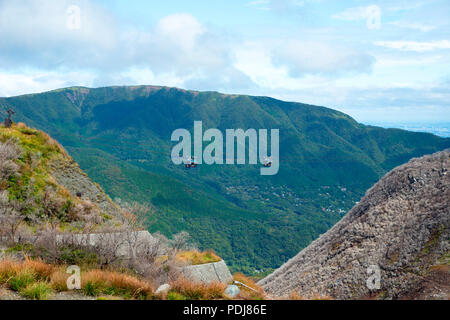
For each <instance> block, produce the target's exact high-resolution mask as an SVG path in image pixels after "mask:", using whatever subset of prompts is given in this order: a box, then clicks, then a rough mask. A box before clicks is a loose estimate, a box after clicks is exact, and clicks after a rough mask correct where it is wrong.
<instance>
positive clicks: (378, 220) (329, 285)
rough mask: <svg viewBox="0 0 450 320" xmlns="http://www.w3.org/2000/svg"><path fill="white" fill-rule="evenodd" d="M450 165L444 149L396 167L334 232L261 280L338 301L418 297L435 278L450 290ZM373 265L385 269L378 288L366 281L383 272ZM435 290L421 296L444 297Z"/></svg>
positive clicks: (284, 290)
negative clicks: (449, 172) (371, 269)
mask: <svg viewBox="0 0 450 320" xmlns="http://www.w3.org/2000/svg"><path fill="white" fill-rule="evenodd" d="M449 166H450V150H445V151H443V152H439V153H436V154H434V155H430V156H425V157H423V158H420V159H413V160H411V161H410V162H409V163H407V164H405V165H402V166H400V167H398V168H396V169H394V170H393V171H391V172H390V173H388V174H387V175H386V176H385V177H383V178H382V179H381V180H380V181H379V182H378V183H377V184H376V185H375V186H374V187H372V188H371V189H370V190H369V191H367V193H366V195H365V196H364V198H363V199H362V200H361V201H360V203H359V204H357V205H356V206H355V207H354V208H353V209H352V210H351V211H350V212H349V213H348V214H347V215H346V216H345V217H344V218H343V219H342V220H341V221H340V222H339V223H337V224H336V225H335V226H334V227H333V228H332V229H331V230H329V231H328V232H327V233H326V234H324V235H323V236H322V237H320V238H319V239H317V240H316V241H314V242H313V243H312V244H311V245H309V246H308V247H307V248H306V249H304V250H303V251H301V252H300V253H299V254H298V255H297V256H295V257H294V258H292V259H291V260H289V261H288V262H287V263H285V264H284V265H283V266H281V268H279V269H278V270H276V271H275V272H274V273H272V274H271V275H269V276H268V277H266V278H265V279H263V280H261V281H260V282H259V283H258V284H259V285H261V286H262V287H263V289H264V290H266V291H267V292H268V293H269V294H272V295H276V296H286V295H289V294H291V293H292V292H294V291H296V292H297V293H298V294H300V295H301V296H305V297H310V296H311V295H313V294H315V293H317V294H319V295H323V296H332V297H334V298H337V299H359V298H368V297H374V298H380V299H399V298H409V299H414V298H417V297H418V295H419V293H420V292H424V291H426V290H424V288H425V289H427V288H428V289H430V288H433V284H436V283H439V286H440V290H441V291H445V290H447V293H448V292H449V288H450V282H449V271H448V265H449V261H448V257H449V249H450V243H449V238H450V233H449V225H450V191H449V190H450V188H449V186H450V174H448V168H449ZM371 265H375V266H378V267H379V271H380V277H381V281H380V288H379V289H376V288H372V289H369V288H368V286H367V281H368V280H369V278H370V277H373V276H374V275H375V276H377V275H376V274H374V273H373V272H372V273H368V268H369V266H371ZM369 271H370V270H369ZM371 279H372V280H373V278H371ZM429 291H430V294H429V295H427V296H421V297H422V298H424V299H425V298H427V297H429V298H433V297H436V296H441V295H439V294H438V295H436V294H434V295H433V292H432V291H433V290H431V289H430V290H429ZM427 292H428V291H427Z"/></svg>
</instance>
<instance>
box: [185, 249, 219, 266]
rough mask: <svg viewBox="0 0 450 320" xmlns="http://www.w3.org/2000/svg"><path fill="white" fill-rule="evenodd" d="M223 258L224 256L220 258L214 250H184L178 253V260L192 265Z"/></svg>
mask: <svg viewBox="0 0 450 320" xmlns="http://www.w3.org/2000/svg"><path fill="white" fill-rule="evenodd" d="M221 260H222V258H220V257H219V256H218V255H217V254H216V253H215V252H214V251H213V250H207V251H204V252H200V251H198V250H192V251H182V252H180V253H178V254H177V261H180V262H183V263H187V264H192V265H199V264H205V263H214V262H219V261H221Z"/></svg>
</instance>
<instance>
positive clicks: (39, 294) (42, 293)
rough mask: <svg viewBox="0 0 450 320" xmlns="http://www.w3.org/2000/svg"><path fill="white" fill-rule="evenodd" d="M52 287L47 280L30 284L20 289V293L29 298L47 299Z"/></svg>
mask: <svg viewBox="0 0 450 320" xmlns="http://www.w3.org/2000/svg"><path fill="white" fill-rule="evenodd" d="M52 292H53V291H52V288H51V287H50V285H49V284H48V283H46V282H35V283H32V284H29V285H28V286H27V287H25V288H24V289H22V290H21V291H20V294H21V295H22V296H23V297H25V298H28V299H33V300H47V299H48V298H49V297H50V295H51V294H52Z"/></svg>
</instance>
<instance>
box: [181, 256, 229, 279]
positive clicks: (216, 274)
mask: <svg viewBox="0 0 450 320" xmlns="http://www.w3.org/2000/svg"><path fill="white" fill-rule="evenodd" d="M181 272H182V274H183V275H184V276H185V277H186V278H187V279H190V280H192V281H196V282H202V283H211V282H222V283H230V282H231V281H233V276H232V275H231V272H230V270H229V269H228V267H227V265H226V263H225V261H223V260H221V261H219V262H215V263H206V264H200V265H194V266H187V267H184V268H182V269H181Z"/></svg>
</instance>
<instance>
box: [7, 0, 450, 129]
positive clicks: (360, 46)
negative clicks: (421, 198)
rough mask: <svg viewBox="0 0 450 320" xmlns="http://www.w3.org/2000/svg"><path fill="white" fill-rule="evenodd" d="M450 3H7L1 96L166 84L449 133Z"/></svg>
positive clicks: (71, 0)
mask: <svg viewBox="0 0 450 320" xmlns="http://www.w3.org/2000/svg"><path fill="white" fill-rule="evenodd" d="M449 13H450V1H448V0H425V1H422V0H408V1H403V0H372V1H364V0H241V1H239V0H228V1H225V0H224V1H218V0H209V1H206V0H191V1H187V0H166V1H154V0H150V1H149V0H14V1H11V0H0V96H15V95H20V94H27V93H35V92H42V91H48V90H52V89H57V88H61V87H69V86H87V87H102V86H110V85H164V86H174V87H179V88H183V89H190V90H200V91H219V92H223V93H233V94H250V95H263V96H271V97H274V98H279V99H283V100H287V101H298V102H303V103H309V104H315V105H321V106H326V107H330V108H333V109H337V110H340V111H343V112H345V113H347V114H349V115H351V116H352V117H354V118H355V119H356V120H358V121H360V122H363V123H377V124H380V123H402V124H405V123H429V124H433V123H450V19H448V16H449Z"/></svg>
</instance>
